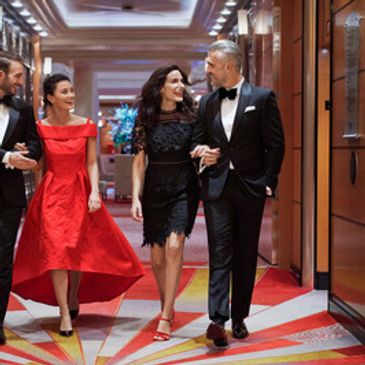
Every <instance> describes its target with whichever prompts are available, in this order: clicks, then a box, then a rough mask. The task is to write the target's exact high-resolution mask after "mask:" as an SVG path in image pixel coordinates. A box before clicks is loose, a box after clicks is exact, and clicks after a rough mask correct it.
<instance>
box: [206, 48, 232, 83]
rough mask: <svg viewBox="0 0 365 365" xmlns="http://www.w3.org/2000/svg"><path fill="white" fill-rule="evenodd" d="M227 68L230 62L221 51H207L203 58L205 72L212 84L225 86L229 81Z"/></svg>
mask: <svg viewBox="0 0 365 365" xmlns="http://www.w3.org/2000/svg"><path fill="white" fill-rule="evenodd" d="M229 68H230V64H229V62H227V58H226V57H225V56H224V55H223V54H222V53H221V52H219V51H213V52H209V53H208V57H207V58H206V60H205V72H206V74H207V76H208V78H209V81H210V82H211V84H212V85H213V86H215V87H221V86H226V84H227V83H228V82H229Z"/></svg>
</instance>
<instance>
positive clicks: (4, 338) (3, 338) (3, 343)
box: [0, 328, 6, 345]
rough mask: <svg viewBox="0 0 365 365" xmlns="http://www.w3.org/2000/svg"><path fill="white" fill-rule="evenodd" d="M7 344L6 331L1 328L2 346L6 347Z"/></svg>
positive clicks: (0, 343) (0, 342)
mask: <svg viewBox="0 0 365 365" xmlns="http://www.w3.org/2000/svg"><path fill="white" fill-rule="evenodd" d="M5 344H6V337H5V333H4V329H3V328H0V345H5Z"/></svg>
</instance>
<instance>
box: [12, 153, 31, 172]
mask: <svg viewBox="0 0 365 365" xmlns="http://www.w3.org/2000/svg"><path fill="white" fill-rule="evenodd" d="M28 153H29V151H28V150H25V151H16V152H11V153H10V155H9V165H11V166H13V167H15V168H17V169H19V170H30V169H33V168H34V167H36V166H37V161H36V160H33V159H31V158H28V157H25V155H27V154H28Z"/></svg>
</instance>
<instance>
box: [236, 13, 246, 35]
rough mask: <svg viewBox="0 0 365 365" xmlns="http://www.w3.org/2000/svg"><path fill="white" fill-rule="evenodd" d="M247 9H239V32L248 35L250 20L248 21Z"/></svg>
mask: <svg viewBox="0 0 365 365" xmlns="http://www.w3.org/2000/svg"><path fill="white" fill-rule="evenodd" d="M247 13H248V12H247V10H244V9H240V10H238V11H237V20H238V34H239V35H246V34H248V22H247Z"/></svg>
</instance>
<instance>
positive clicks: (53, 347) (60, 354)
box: [37, 342, 72, 364]
mask: <svg viewBox="0 0 365 365" xmlns="http://www.w3.org/2000/svg"><path fill="white" fill-rule="evenodd" d="M37 346H38V347H40V348H41V349H42V350H44V351H47V352H49V353H50V354H52V355H53V356H54V357H56V358H57V359H59V360H61V361H63V362H64V363H65V364H67V363H71V362H72V358H70V357H69V356H68V354H67V353H65V352H64V351H63V350H62V348H60V347H59V344H58V343H56V342H41V343H37Z"/></svg>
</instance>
